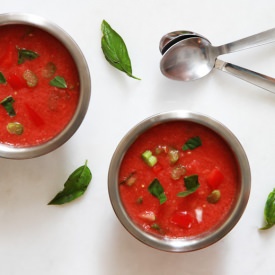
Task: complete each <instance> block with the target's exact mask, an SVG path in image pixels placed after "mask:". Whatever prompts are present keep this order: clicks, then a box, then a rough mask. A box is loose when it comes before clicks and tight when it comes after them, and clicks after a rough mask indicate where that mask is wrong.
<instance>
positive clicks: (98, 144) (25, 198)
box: [0, 0, 275, 275]
mask: <svg viewBox="0 0 275 275" xmlns="http://www.w3.org/2000/svg"><path fill="white" fill-rule="evenodd" d="M0 11H1V12H2V13H6V12H28V13H33V14H37V15H40V16H42V17H45V18H47V19H49V20H50V21H52V22H54V23H56V24H58V25H59V26H60V27H61V28H63V29H64V30H65V31H66V32H67V33H69V34H70V35H71V36H72V37H73V38H74V40H75V41H76V42H77V43H78V45H79V46H80V48H81V49H82V51H83V53H84V55H85V57H86V59H87V62H88V65H89V68H90V73H91V78H92V95H91V101H90V105H89V109H88V112H87V115H86V117H85V120H84V121H83V123H82V125H81V127H80V128H79V130H78V131H77V132H76V134H75V135H74V136H73V137H72V138H71V139H70V140H69V141H68V142H67V143H66V144H65V145H63V146H62V147H60V148H59V149H57V150H56V151H54V152H52V153H49V154H47V155H45V156H42V157H39V158H36V159H30V160H20V161H19V160H17V161H16V160H7V159H0V274H1V275H2V274H3V275H37V274H39V275H62V274H66V275H76V274H79V275H80V274H81V275H91V274H93V275H113V274H114V275H126V274H127V275H128V274H131V275H137V274H143V275H146V274H150V275H151V274H152V275H154V274H156V275H162V274H180V275H203V274H207V275H220V274H222V275H232V274H234V275H244V274H249V275H258V274H273V273H274V257H275V228H272V229H270V230H269V231H265V232H260V231H259V227H260V226H261V225H262V224H263V209H264V204H265V200H266V197H267V195H268V193H269V192H270V191H272V189H273V188H274V187H275V122H274V121H275V94H271V93H269V92H267V91H265V90H262V89H260V88H258V87H255V86H253V85H251V84H248V83H246V82H244V81H242V80H239V79H237V78H234V77H232V76H230V75H228V74H225V73H223V72H220V71H217V70H214V71H212V72H211V74H209V75H208V76H207V77H205V78H203V79H201V80H197V81H195V82H192V83H181V82H176V81H172V80H169V79H167V78H165V77H164V76H162V74H161V73H160V70H159V61H160V59H161V54H160V52H159V49H158V46H159V41H160V38H161V37H162V35H164V34H165V33H167V32H170V31H174V30H181V29H183V30H191V31H195V32H198V33H200V34H202V35H204V36H206V37H207V38H208V39H209V40H210V41H211V42H212V44H213V45H221V44H224V43H227V42H231V41H234V40H237V39H239V38H242V37H245V36H249V35H252V34H255V33H257V32H261V31H264V30H267V29H270V28H273V27H275V2H274V1H272V0H262V1H258V0H257V1H256V0H231V1H220V0H209V1H198V0H193V1H187V0H170V1H167V0H165V1H164V0H158V1H157V0H139V1H129V0H128V1H127V0H116V1H111V0H77V1H72V0H56V1H45V0H43V1H41V0H33V1H32V0H24V1H22V0H8V1H3V0H2V1H1V5H0ZM103 19H105V20H106V21H107V22H109V24H110V25H111V26H112V27H113V28H114V29H115V30H116V31H117V32H118V33H119V34H120V35H121V36H122V37H123V39H124V41H125V42H126V45H127V47H128V51H129V55H130V57H131V60H132V67H133V74H134V75H136V76H138V77H140V78H142V80H141V81H138V80H134V79H131V78H129V77H127V76H126V75H125V74H123V73H121V72H119V71H117V70H116V69H114V68H113V67H111V66H110V65H109V64H108V63H107V62H106V60H105V58H104V56H103V54H102V51H101V46H100V40H101V30H100V25H101V22H102V20H103ZM220 59H223V60H226V61H231V62H233V63H236V64H238V65H241V66H244V67H248V68H250V69H253V70H256V71H259V72H261V73H265V74H268V75H270V76H273V77H275V43H274V44H269V45H265V46H261V47H258V48H254V49H250V50H247V51H242V52H238V53H234V54H230V55H226V56H222V57H220ZM176 109H184V110H190V111H198V112H200V113H204V114H206V115H209V116H211V117H214V118H215V119H217V120H219V121H220V122H222V123H223V124H225V125H226V126H227V127H228V128H230V129H231V130H232V131H233V133H234V134H235V135H236V136H237V138H238V139H239V140H240V142H241V143H242V145H243V147H244V149H245V150H246V152H247V156H248V159H249V162H250V165H251V172H252V189H251V195H250V199H249V202H248V205H247V208H246V210H245V212H244V215H243V216H242V218H241V220H240V221H239V223H238V224H237V225H236V226H235V227H234V229H233V230H232V231H231V232H230V233H229V234H228V235H227V236H226V237H224V238H223V239H222V240H221V241H219V242H218V243H216V244H214V245H212V246H210V247H208V248H206V249H203V250H200V251H195V252H191V253H184V254H174V253H167V252H161V251H156V250H154V249H152V248H150V247H147V246H146V245H144V244H142V243H140V242H139V241H137V240H136V239H134V238H133V237H132V236H131V235H130V234H129V233H128V232H127V231H126V230H125V229H124V228H123V227H122V225H121V224H120V223H119V221H118V220H117V218H116V216H115V214H114V212H113V209H112V207H111V204H110V202H109V197H108V191H107V174H108V167H109V163H110V160H111V157H112V154H113V152H114V150H115V148H116V146H117V144H118V143H119V141H120V139H121V138H122V137H123V136H124V135H125V134H126V132H127V131H128V130H129V129H130V128H131V127H133V126H134V125H135V124H137V123H138V122H140V121H141V120H143V119H145V118H146V117H148V116H151V115H153V114H155V113H158V112H162V111H170V110H176ZM86 159H87V160H88V164H89V167H90V169H91V171H92V173H93V179H92V182H91V184H90V186H89V188H88V190H87V192H86V193H85V195H84V196H83V197H81V198H79V199H78V200H76V201H74V202H72V203H70V204H67V205H64V206H61V207H59V206H48V205H47V203H48V202H49V201H50V200H51V199H52V198H53V196H54V195H55V194H56V193H57V192H58V191H60V190H61V189H62V188H63V184H64V182H65V181H66V179H67V177H68V176H69V174H70V173H71V172H72V171H73V170H75V169H76V168H77V167H79V166H81V165H83V164H84V162H85V160H86Z"/></svg>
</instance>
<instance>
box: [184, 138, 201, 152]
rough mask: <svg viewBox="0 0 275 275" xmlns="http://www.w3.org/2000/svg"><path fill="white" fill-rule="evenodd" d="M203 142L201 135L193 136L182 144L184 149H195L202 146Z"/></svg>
mask: <svg viewBox="0 0 275 275" xmlns="http://www.w3.org/2000/svg"><path fill="white" fill-rule="evenodd" d="M201 144H202V143H201V139H200V137H192V138H190V139H188V140H187V141H186V142H185V144H184V145H183V146H182V150H183V151H186V150H194V149H195V148H197V147H199V146H201Z"/></svg>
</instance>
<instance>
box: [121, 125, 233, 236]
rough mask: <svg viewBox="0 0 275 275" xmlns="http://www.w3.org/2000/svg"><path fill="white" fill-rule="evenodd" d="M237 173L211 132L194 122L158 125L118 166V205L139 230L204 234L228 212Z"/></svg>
mask: <svg viewBox="0 0 275 275" xmlns="http://www.w3.org/2000/svg"><path fill="white" fill-rule="evenodd" d="M237 180H238V169H237V164H236V161H235V158H234V156H233V153H232V151H231V150H230V149H229V147H228V145H227V144H226V143H225V142H224V140H223V139H222V138H221V137H220V136H218V135H217V134H216V133H215V132H213V131H212V130H210V129H208V128H206V127H204V126H202V125H200V124H197V123H193V122H186V121H176V122H168V123H163V124H160V125H157V126H155V127H153V128H151V129H150V130H148V131H146V132H145V133H143V134H142V135H141V136H140V137H139V138H138V139H137V140H136V141H135V142H134V143H133V144H132V145H131V147H130V148H129V149H128V151H127V152H126V154H125V156H124V158H123V160H122V163H121V167H120V172H119V189H120V196H121V200H122V202H123V204H124V206H125V209H126V211H127V213H128V215H129V216H130V217H131V219H132V220H133V221H134V222H135V223H136V224H137V225H138V226H140V227H141V228H143V229H144V230H146V231H148V232H151V233H155V234H161V235H165V236H168V237H172V238H178V237H190V236H195V235H198V234H201V233H203V232H206V231H208V230H210V229H211V228H213V227H214V226H216V225H217V224H218V223H219V222H221V221H222V220H223V219H224V217H225V216H226V215H227V213H228V212H229V211H230V207H231V205H232V202H233V199H234V196H235V194H236V189H237Z"/></svg>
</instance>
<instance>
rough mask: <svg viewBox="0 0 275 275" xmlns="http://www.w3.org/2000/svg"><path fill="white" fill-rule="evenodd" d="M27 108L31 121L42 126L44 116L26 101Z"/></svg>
mask: <svg viewBox="0 0 275 275" xmlns="http://www.w3.org/2000/svg"><path fill="white" fill-rule="evenodd" d="M25 107H26V110H27V112H28V115H29V117H30V119H31V121H32V122H33V123H34V124H35V125H36V126H37V127H39V126H42V125H43V124H44V123H45V122H44V120H43V118H42V117H41V116H40V115H39V114H38V113H37V112H36V111H35V110H34V109H33V108H32V107H31V106H30V105H29V104H27V103H25Z"/></svg>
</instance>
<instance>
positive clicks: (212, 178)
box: [206, 167, 224, 189]
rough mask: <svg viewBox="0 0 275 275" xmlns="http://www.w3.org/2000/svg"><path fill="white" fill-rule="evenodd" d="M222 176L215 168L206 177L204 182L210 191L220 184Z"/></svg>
mask: <svg viewBox="0 0 275 275" xmlns="http://www.w3.org/2000/svg"><path fill="white" fill-rule="evenodd" d="M223 179H224V175H223V174H222V172H221V171H220V169H219V168H217V167H215V168H214V169H213V170H212V171H211V172H210V173H209V174H208V176H207V178H206V180H207V183H208V185H209V186H210V187H211V188H212V189H217V188H218V186H219V185H220V184H221V183H222V181H223Z"/></svg>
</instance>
